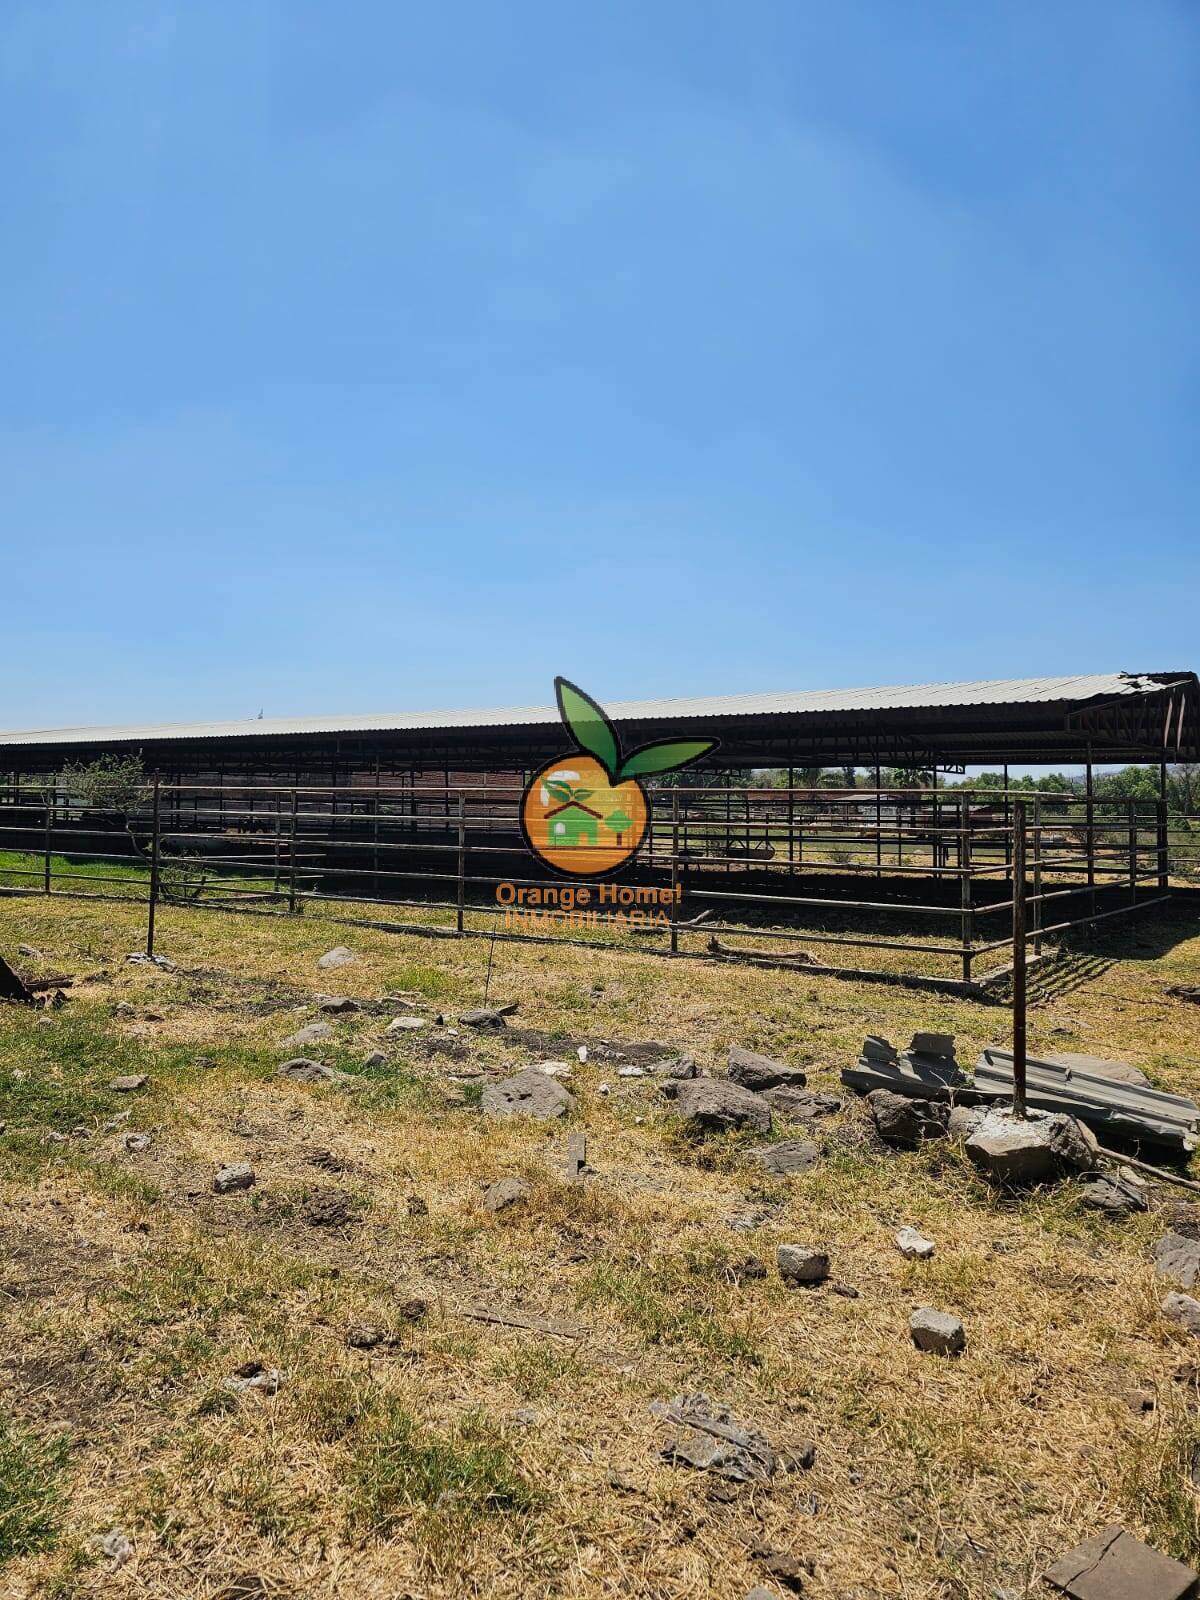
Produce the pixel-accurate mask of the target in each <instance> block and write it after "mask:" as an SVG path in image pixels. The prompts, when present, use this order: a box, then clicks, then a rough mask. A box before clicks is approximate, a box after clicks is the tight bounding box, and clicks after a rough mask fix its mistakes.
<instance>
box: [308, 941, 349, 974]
mask: <svg viewBox="0 0 1200 1600" xmlns="http://www.w3.org/2000/svg"><path fill="white" fill-rule="evenodd" d="M357 960H358V957H357V956H356V955H355V954H354V951H353V950H348V949H347V948H346V946H345V945H344V944H339V945H335V947H334V948H333V949H332V950H326V952H325V954H324V955H323V956H321V957H320V958H319V959H318V961H317V965H318V967H320V968H321V969H322V971H325V972H328V971H329V969H330V968H331V967H347V966H349V965H350V963H351V962H352V961H357Z"/></svg>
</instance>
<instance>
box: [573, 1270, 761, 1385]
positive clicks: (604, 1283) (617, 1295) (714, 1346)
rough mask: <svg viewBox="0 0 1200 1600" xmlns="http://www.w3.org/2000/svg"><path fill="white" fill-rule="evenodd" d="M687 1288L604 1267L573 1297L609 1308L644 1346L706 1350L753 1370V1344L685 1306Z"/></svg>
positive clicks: (641, 1273)
mask: <svg viewBox="0 0 1200 1600" xmlns="http://www.w3.org/2000/svg"><path fill="white" fill-rule="evenodd" d="M686 1296H687V1286H686V1285H685V1284H684V1283H683V1282H682V1281H681V1282H678V1283H677V1282H675V1281H674V1280H673V1278H672V1281H670V1282H668V1281H665V1280H664V1281H663V1282H662V1283H657V1282H655V1281H654V1280H653V1279H652V1278H651V1276H650V1275H649V1273H647V1272H644V1271H639V1270H636V1269H629V1270H624V1271H623V1270H621V1269H620V1268H619V1267H615V1266H613V1265H611V1264H609V1263H607V1262H603V1263H601V1264H600V1265H599V1266H597V1267H595V1268H593V1270H592V1272H591V1273H590V1274H589V1276H588V1277H587V1278H585V1279H584V1281H583V1283H582V1284H580V1286H579V1288H578V1290H577V1291H576V1299H577V1302H578V1303H579V1305H581V1306H587V1305H597V1304H599V1305H609V1306H612V1307H614V1308H615V1309H616V1310H617V1312H618V1313H619V1314H620V1315H621V1316H622V1318H623V1319H624V1321H626V1322H627V1323H628V1324H629V1325H630V1326H631V1327H633V1328H636V1329H637V1330H638V1331H639V1332H640V1333H641V1334H642V1336H643V1338H644V1339H645V1340H646V1342H647V1343H648V1344H672V1345H680V1346H683V1347H685V1348H687V1349H691V1350H706V1351H708V1352H709V1353H710V1354H712V1355H716V1356H722V1357H724V1358H725V1359H726V1360H727V1361H746V1362H749V1363H750V1364H751V1365H753V1366H757V1365H758V1363H759V1361H760V1360H761V1354H760V1352H759V1349H758V1346H757V1344H756V1343H755V1341H754V1340H753V1339H751V1338H749V1337H747V1335H746V1334H744V1333H739V1332H738V1331H737V1330H736V1329H734V1328H728V1327H726V1326H725V1325H724V1324H723V1323H722V1322H720V1321H719V1320H718V1319H717V1318H716V1317H715V1316H713V1315H712V1314H711V1312H709V1311H706V1310H702V1309H700V1308H698V1307H696V1306H694V1305H690V1304H688V1301H687V1298H686Z"/></svg>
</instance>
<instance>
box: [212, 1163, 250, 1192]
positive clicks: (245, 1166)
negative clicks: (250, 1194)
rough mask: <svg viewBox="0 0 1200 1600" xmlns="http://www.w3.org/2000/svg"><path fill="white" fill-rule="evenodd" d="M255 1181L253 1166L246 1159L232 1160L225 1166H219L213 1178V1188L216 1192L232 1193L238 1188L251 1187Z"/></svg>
mask: <svg viewBox="0 0 1200 1600" xmlns="http://www.w3.org/2000/svg"><path fill="white" fill-rule="evenodd" d="M254 1182H255V1177H254V1168H253V1167H252V1166H251V1165H250V1163H249V1162H248V1161H234V1162H231V1163H230V1165H229V1166H227V1167H220V1168H218V1170H217V1174H216V1176H215V1177H214V1178H213V1189H214V1191H215V1192H216V1193H217V1194H234V1193H236V1192H237V1191H238V1190H239V1189H249V1188H252V1187H253V1185H254Z"/></svg>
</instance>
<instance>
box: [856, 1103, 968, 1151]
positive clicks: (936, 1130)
mask: <svg viewBox="0 0 1200 1600" xmlns="http://www.w3.org/2000/svg"><path fill="white" fill-rule="evenodd" d="M867 1104H868V1105H869V1106H870V1108H871V1115H872V1116H873V1117H874V1119H875V1127H876V1128H877V1130H878V1132H879V1137H880V1138H881V1139H883V1140H885V1141H886V1143H888V1144H895V1145H901V1146H903V1147H904V1148H905V1149H906V1150H911V1149H914V1148H915V1147H916V1146H917V1145H919V1144H921V1143H923V1142H924V1141H925V1140H926V1139H944V1138H945V1137H946V1121H947V1118H948V1116H949V1108H948V1107H947V1106H945V1105H943V1104H942V1103H941V1102H940V1101H937V1100H915V1099H911V1098H910V1097H909V1096H908V1095H904V1094H895V1093H894V1092H893V1091H892V1090H891V1089H872V1090H871V1093H870V1094H869V1095H868V1096H867Z"/></svg>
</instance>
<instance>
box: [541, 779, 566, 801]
mask: <svg viewBox="0 0 1200 1600" xmlns="http://www.w3.org/2000/svg"><path fill="white" fill-rule="evenodd" d="M546 787H547V789H549V791H550V793H551V794H552V795H553V796H554V798H555V799H556V800H569V799H570V798H571V785H570V784H569V783H563V782H562V780H561V779H560V778H547V779H546Z"/></svg>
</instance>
